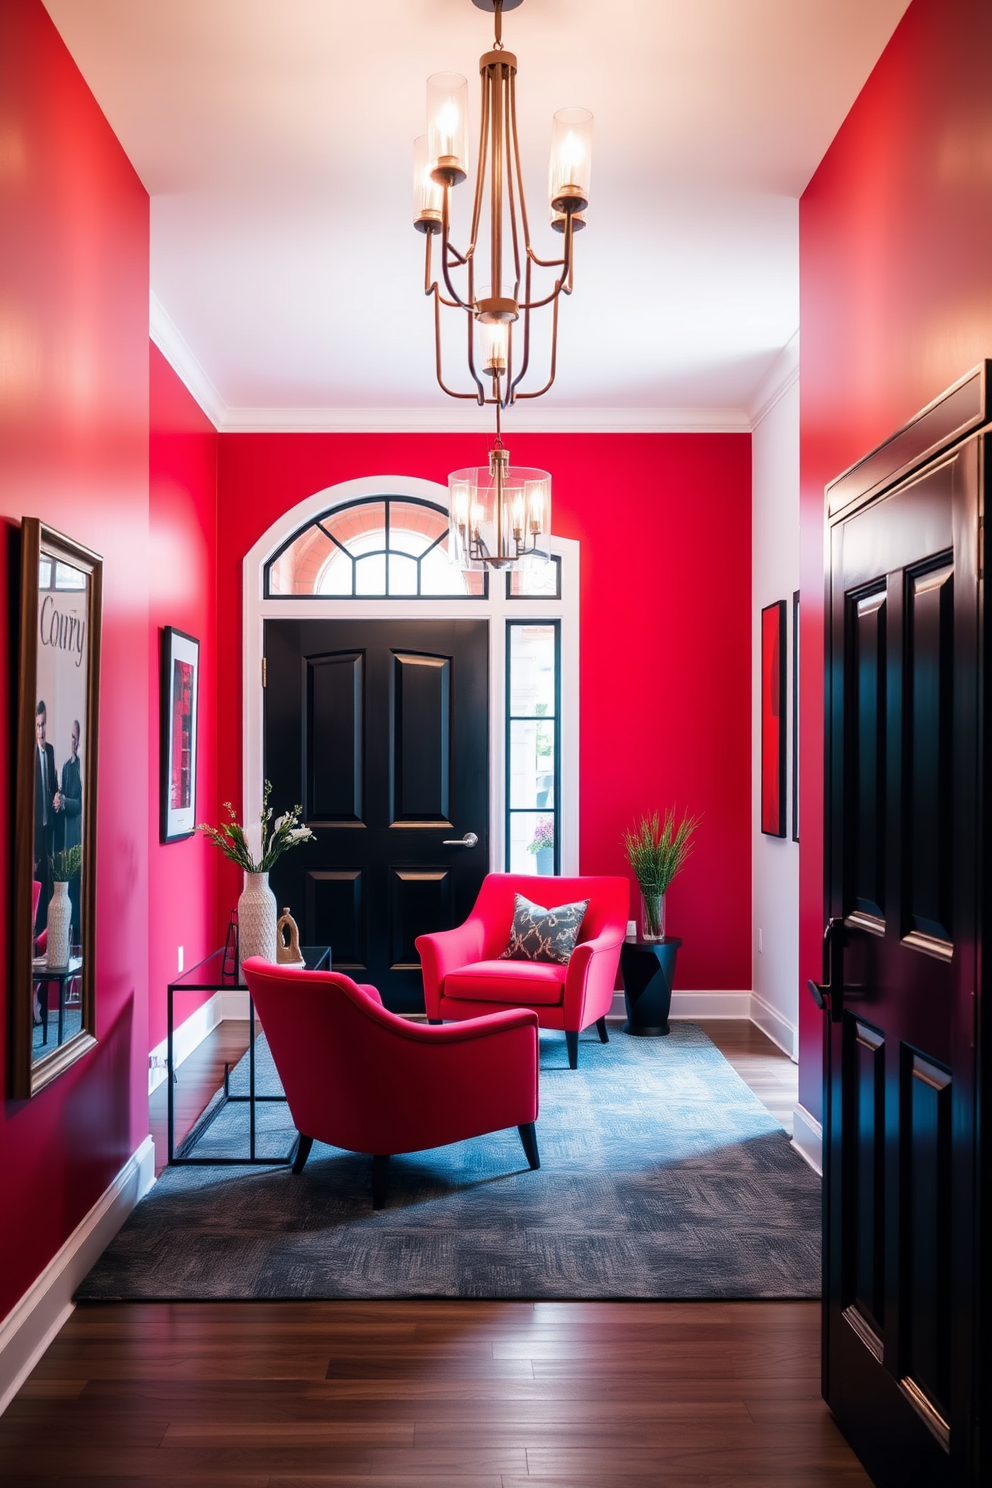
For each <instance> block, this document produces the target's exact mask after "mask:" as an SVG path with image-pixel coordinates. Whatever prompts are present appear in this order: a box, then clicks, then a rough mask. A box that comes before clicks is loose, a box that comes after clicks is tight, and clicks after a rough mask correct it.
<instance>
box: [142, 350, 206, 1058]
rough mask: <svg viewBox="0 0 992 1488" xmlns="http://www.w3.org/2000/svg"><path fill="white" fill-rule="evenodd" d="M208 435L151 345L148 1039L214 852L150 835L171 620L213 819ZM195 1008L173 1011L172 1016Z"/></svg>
mask: <svg viewBox="0 0 992 1488" xmlns="http://www.w3.org/2000/svg"><path fill="white" fill-rule="evenodd" d="M217 443H218V436H217V431H216V430H215V429H214V426H213V424H212V423H211V422H210V420H209V419H208V418H207V416H206V414H204V413H203V412H202V411H201V409H200V407H199V405H198V404H197V402H196V401H195V399H194V398H192V397H191V395H190V394H189V393H188V392H187V390H186V388H185V387H184V386H183V384H182V383H181V382H180V380H179V378H178V377H177V376H176V374H175V372H173V370H172V368H171V367H170V366H169V364H168V362H167V361H166V360H165V358H164V357H163V356H162V353H161V352H160V351H159V350H158V348H157V347H155V346H153V347H152V348H151V436H150V445H149V473H150V493H149V538H150V550H151V560H152V561H151V567H150V571H149V576H148V610H149V632H148V645H149V656H148V666H149V675H150V677H151V679H152V682H151V698H150V702H151V720H152V725H151V731H150V736H149V746H150V759H149V770H148V779H149V783H150V784H149V790H148V810H149V819H148V840H149V844H150V849H149V862H148V885H149V903H150V916H149V937H148V963H149V981H148V985H149V989H150V993H149V1008H148V1043H149V1047H150V1048H154V1047H155V1045H156V1044H158V1043H160V1042H161V1041H162V1039H164V1038H165V1031H166V997H165V988H166V986H167V984H168V983H169V982H170V981H171V980H172V979H173V977H174V976H175V975H176V972H177V969H178V956H177V953H178V948H179V946H182V947H183V952H184V956H185V965H186V966H187V967H190V966H193V965H195V964H196V962H197V961H199V960H201V959H202V958H203V957H204V956H205V955H207V953H208V952H209V951H211V950H213V949H214V940H215V931H216V924H217V868H218V863H217V861H216V859H217V858H218V857H219V854H218V853H217V850H216V848H212V847H211V846H210V844H209V843H208V842H205V841H204V840H203V838H202V837H201V836H199V835H196V836H194V837H189V838H186V839H185V840H184V841H182V842H170V843H162V842H161V841H160V840H159V795H158V788H159V703H158V691H157V688H158V677H159V643H160V635H161V627H162V626H164V625H172V626H175V627H177V628H178V629H179V630H185V631H186V632H187V634H189V635H193V636H196V638H197V640H198V641H199V642H200V688H199V703H198V707H199V715H198V729H197V735H198V753H197V787H196V815H197V820H198V821H204V820H205V821H215V820H217V671H218V667H217V599H216V591H215V586H214V567H215V563H216V557H217ZM195 1006H196V1000H195V999H193V998H188V999H184V1000H183V1002H182V1005H181V1006H180V1007H177V1009H176V1016H177V1019H182V1018H186V1017H188V1016H189V1014H190V1013H191V1012H192V1011H193V1009H194V1007H195Z"/></svg>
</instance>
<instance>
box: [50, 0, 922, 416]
mask: <svg viewBox="0 0 992 1488" xmlns="http://www.w3.org/2000/svg"><path fill="white" fill-rule="evenodd" d="M45 3H46V5H47V8H48V10H49V12H50V14H51V16H52V18H53V20H54V21H55V24H56V25H57V26H58V29H59V31H60V32H61V34H62V36H63V38H64V39H65V41H66V43H67V45H68V47H69V50H70V51H71V52H72V55H73V57H74V58H75V60H76V62H77V63H78V65H79V67H80V69H81V71H82V73H83V75H84V77H85V78H86V80H87V82H88V84H89V86H90V88H91V89H92V90H93V92H94V94H95V95H96V98H97V100H98V102H99V103H100V106H101V108H102V109H103V111H104V113H105V114H106V116H107V118H108V119H109V121H110V123H111V125H112V127H113V128H114V130H115V132H116V134H117V136H118V138H119V139H120V141H121V143H122V145H123V147H124V149H125V150H126V151H127V154H128V156H129V157H130V159H131V161H132V162H133V164H134V167H135V169H136V170H137V172H138V175H139V176H140V178H141V180H142V182H143V183H144V185H145V187H146V188H147V190H148V192H149V195H150V197H151V225H152V267H151V284H152V296H153V334H154V335H155V338H156V340H158V342H159V344H160V345H162V346H163V349H165V350H166V351H167V354H168V355H169V356H170V358H171V359H172V361H173V362H174V364H175V365H177V369H178V370H179V371H180V372H181V374H182V375H183V376H184V377H185V379H186V380H187V382H188V383H189V385H190V386H191V387H192V389H193V391H194V392H196V393H197V394H198V396H199V397H200V399H201V402H203V403H204V406H205V407H206V408H207V411H208V412H209V413H210V414H211V416H212V417H213V418H214V420H215V422H217V423H218V424H219V425H220V426H221V427H227V428H234V427H241V428H275V427H282V428H305V427H312V428H322V427H326V428H330V427H348V426H351V427H363V426H365V427H367V426H372V425H376V424H378V426H379V427H439V426H446V427H467V426H468V425H469V424H470V423H471V422H472V421H473V418H474V413H473V409H472V406H471V405H470V404H467V403H461V402H455V401H454V400H451V399H448V398H446V397H445V396H444V394H443V393H441V392H440V391H439V390H438V388H437V386H436V383H435V381H434V358H433V339H432V321H431V308H430V304H429V302H428V301H427V300H426V299H424V297H423V294H422V287H423V238H422V237H421V236H420V235H419V234H417V233H415V232H414V231H413V228H412V226H411V206H410V200H411V198H410V174H411V170H410V154H411V141H412V139H413V136H414V135H415V134H420V133H422V132H423V129H424V81H425V79H426V77H427V76H428V74H430V73H432V72H438V71H449V70H450V71H457V72H461V73H463V74H464V75H465V76H467V77H468V78H469V80H470V88H471V97H472V101H473V106H474V105H475V103H476V99H475V93H476V88H477V84H476V83H475V81H474V79H475V78H476V77H477V62H478V57H479V55H480V54H481V53H482V52H483V51H486V50H488V49H489V47H490V46H491V41H492V17H491V16H490V15H488V14H486V13H485V12H484V11H481V10H479V9H477V8H476V7H475V6H474V5H473V4H472V3H471V0H45ZM907 3H908V0H609V3H607V0H525V3H524V4H523V5H522V6H521V8H520V9H517V10H514V11H511V12H509V13H508V14H507V15H506V16H505V17H504V22H503V32H504V41H505V42H506V45H507V47H508V48H509V49H510V50H512V51H515V52H516V53H517V56H518V60H519V75H518V80H517V92H518V113H519V118H520V128H521V148H522V151H523V153H524V157H525V172H526V180H527V183H528V198H529V201H530V211H531V220H532V223H533V224H535V233H537V232H538V231H540V238H539V239H538V240H537V242H536V243H535V246H536V248H537V251H538V252H539V253H541V254H542V255H543V256H547V257H552V256H554V255H553V253H552V251H551V250H558V249H560V243H561V240H560V239H559V238H558V237H557V236H554V235H552V234H551V232H550V230H548V229H546V228H545V227H544V223H545V222H546V215H545V202H544V197H545V194H546V182H547V149H548V141H549V138H550V122H551V114H552V113H553V111H554V110H555V109H557V108H561V107H563V106H565V105H567V104H582V105H584V106H586V107H588V108H591V109H592V110H593V112H594V114H595V116H596V125H595V141H594V160H593V178H592V204H591V206H590V209H589V212H588V221H589V225H588V229H587V230H586V231H585V232H584V233H582V235H581V236H580V237H579V238H578V239H577V242H576V249H577V252H576V260H577V264H576V287H575V293H574V295H573V296H572V298H571V300H569V301H567V302H566V303H565V304H564V305H563V307H562V312H561V331H560V337H559V373H558V379H557V382H556V384H555V387H554V389H553V390H552V391H551V392H550V393H549V394H548V395H547V396H546V397H544V398H542V399H540V400H538V401H537V402H536V403H535V404H533V405H530V406H529V407H528V408H527V409H526V421H527V422H530V423H531V424H532V425H534V426H541V427H546V428H550V427H552V426H554V424H555V422H556V421H557V422H558V423H559V425H561V426H565V425H567V424H569V423H571V424H572V425H573V426H575V427H587V428H593V427H610V426H614V427H637V426H640V427H645V428H649V427H672V426H679V425H682V426H684V427H700V426H710V427H734V426H735V424H737V425H741V424H743V425H745V426H746V411H747V410H748V409H749V408H750V409H752V410H753V408H754V403H755V399H756V398H760V395H761V394H760V389H761V387H762V384H763V380H765V379H767V377H768V375H769V372H770V369H771V368H772V364H773V363H774V362H775V360H776V357H777V355H778V353H779V352H780V351H781V349H782V347H783V346H785V344H786V343H787V342H788V341H789V340H790V337H792V335H793V333H794V332H795V330H796V328H797V326H798V322H799V296H798V198H799V196H800V194H801V193H802V191H803V188H804V187H805V185H806V183H807V181H808V180H809V178H810V176H811V175H812V173H813V171H814V170H815V168H816V166H817V164H818V163H819V161H820V159H821V158H822V156H823V153H824V151H825V150H826V148H827V146H828V144H829V143H830V140H831V139H832V137H833V135H834V134H835V133H836V131H837V128H838V126H839V125H840V123H841V121H842V120H843V118H844V116H845V114H846V113H847V111H848V109H849V108H850V106H851V104H852V102H853V101H854V99H855V97H856V96H857V93H858V91H859V90H860V88H861V86H862V84H863V83H864V81H865V79H866V77H867V76H868V73H869V72H870V71H871V68H872V67H873V65H874V63H875V62H876V60H877V58H878V56H879V54H880V52H881V51H882V49H883V47H884V46H885V43H886V42H887V40H888V38H889V36H890V35H891V33H892V31H893V29H894V27H895V25H896V24H897V22H898V20H899V18H900V17H901V15H902V13H903V11H904V10H905V9H906V6H907ZM468 191H469V187H468V186H463V187H462V188H461V193H462V194H464V195H466V196H467V194H468ZM546 250H547V251H546ZM452 313H453V312H452ZM523 415H524V410H523V409H521V410H520V414H518V413H517V411H516V410H515V411H514V412H513V413H511V415H510V418H512V419H514V420H515V421H516V423H517V426H518V427H520V426H521V425H522V424H523V422H525V419H524V417H523ZM488 422H489V419H488V417H486V418H485V419H484V423H485V424H486V425H487V426H488Z"/></svg>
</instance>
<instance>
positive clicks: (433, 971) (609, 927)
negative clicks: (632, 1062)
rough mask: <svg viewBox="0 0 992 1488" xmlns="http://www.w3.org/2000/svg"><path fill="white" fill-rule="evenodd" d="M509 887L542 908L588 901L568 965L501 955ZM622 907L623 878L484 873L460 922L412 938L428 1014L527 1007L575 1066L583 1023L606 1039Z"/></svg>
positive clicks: (625, 898)
mask: <svg viewBox="0 0 992 1488" xmlns="http://www.w3.org/2000/svg"><path fill="white" fill-rule="evenodd" d="M515 894H523V896H524V898H525V899H530V900H531V902H532V903H536V904H542V905H544V907H545V908H546V909H552V908H554V907H555V906H556V905H559V904H572V903H574V902H575V901H576V900H578V899H588V900H589V908H588V909H587V910H586V913H585V918H584V919H583V921H582V928H581V930H580V931H579V941H578V944H577V945H576V947H575V949H574V951H573V952H572V954H571V957H570V958H569V962H568V965H567V966H557V965H554V964H552V963H550V962H546V961H504V960H502V959H500V957H501V953H502V952H503V951H504V950H505V949H506V944H507V941H508V940H509V938H510V927H511V925H512V923H513V902H514V895H515ZM629 906H630V886H629V884H628V882H627V880H626V879H625V878H605V877H600V878H594V877H586V878H545V877H540V878H532V877H528V876H525V875H524V874H520V873H490V874H488V875H487V876H486V878H485V879H484V880H483V883H482V888H481V889H480V890H479V897H478V899H477V900H476V901H475V906H474V908H473V909H472V913H471V914H470V915H469V917H468V919H467V920H466V921H465V923H464V924H463V925H458V926H457V927H456V928H455V929H454V930H440V931H437V932H435V933H434V934H432V935H421V936H418V938H417V950H418V951H419V952H420V963H421V967H422V968H423V975H424V1002H425V1005H426V1008H427V1016H428V1018H429V1019H430V1020H431V1022H441V1021H443V1020H444V1019H451V1020H453V1021H457V1020H459V1019H462V1018H477V1017H478V1016H479V1014H480V1013H482V1012H491V1011H494V1010H495V1009H496V1008H502V1009H505V1008H514V1007H530V1008H533V1009H534V1011H535V1012H536V1013H537V1019H538V1022H539V1024H540V1026H541V1027H542V1028H560V1029H562V1030H563V1031H564V1034H565V1043H566V1046H567V1048H568V1063H569V1066H570V1068H571V1069H576V1068H577V1066H578V1062H579V1034H580V1032H581V1031H582V1029H583V1028H588V1027H589V1025H590V1024H591V1023H595V1024H596V1026H597V1028H598V1030H599V1036H600V1038H601V1039H602V1041H603V1043H604V1044H605V1043H607V1042H608V1038H607V1032H606V1014H607V1013H608V1012H609V1009H610V1005H611V1003H612V1001H613V988H614V984H615V982H616V977H617V966H618V964H619V960H620V946H621V945H622V943H623V938H624V934H625V932H626V929H627V914H628V911H629Z"/></svg>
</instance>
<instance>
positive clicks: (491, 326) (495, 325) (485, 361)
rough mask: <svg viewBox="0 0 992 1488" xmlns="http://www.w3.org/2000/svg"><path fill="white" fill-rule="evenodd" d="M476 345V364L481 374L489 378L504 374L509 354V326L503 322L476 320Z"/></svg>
mask: <svg viewBox="0 0 992 1488" xmlns="http://www.w3.org/2000/svg"><path fill="white" fill-rule="evenodd" d="M475 335H476V345H477V346H478V353H477V355H478V362H477V365H479V366H481V368H482V370H483V372H486V373H487V374H488V375H489V376H490V377H502V376H505V374H506V367H507V359H508V357H509V354H510V326H509V324H508V322H507V321H505V320H478V319H477V320H476V322H475Z"/></svg>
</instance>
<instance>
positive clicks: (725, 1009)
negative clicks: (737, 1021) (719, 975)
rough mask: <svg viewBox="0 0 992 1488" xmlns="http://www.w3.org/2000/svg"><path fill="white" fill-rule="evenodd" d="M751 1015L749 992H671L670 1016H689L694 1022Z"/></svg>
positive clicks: (682, 1017) (683, 1017) (748, 1016)
mask: <svg viewBox="0 0 992 1488" xmlns="http://www.w3.org/2000/svg"><path fill="white" fill-rule="evenodd" d="M750 1016H751V994H750V992H678V991H676V992H673V993H672V1017H673V1018H680V1019H685V1018H690V1019H691V1020H692V1021H693V1022H694V1023H699V1022H704V1021H705V1020H706V1019H707V1018H743V1019H745V1020H746V1019H748V1018H750Z"/></svg>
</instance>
